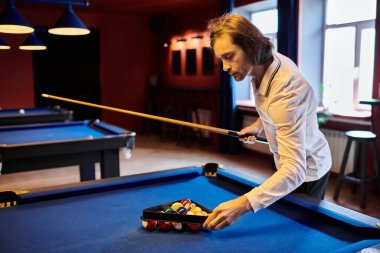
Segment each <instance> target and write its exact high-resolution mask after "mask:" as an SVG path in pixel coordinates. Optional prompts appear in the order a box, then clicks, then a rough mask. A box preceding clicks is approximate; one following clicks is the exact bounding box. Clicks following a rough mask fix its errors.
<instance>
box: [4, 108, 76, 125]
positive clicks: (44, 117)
mask: <svg viewBox="0 0 380 253" xmlns="http://www.w3.org/2000/svg"><path fill="white" fill-rule="evenodd" d="M72 120H73V111H69V110H65V109H63V108H60V107H59V106H54V107H35V108H18V109H0V126H5V125H22V124H34V123H48V122H64V121H72Z"/></svg>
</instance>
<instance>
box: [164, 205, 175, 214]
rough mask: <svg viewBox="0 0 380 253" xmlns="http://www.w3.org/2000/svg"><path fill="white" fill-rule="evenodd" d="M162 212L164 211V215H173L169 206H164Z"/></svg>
mask: <svg viewBox="0 0 380 253" xmlns="http://www.w3.org/2000/svg"><path fill="white" fill-rule="evenodd" d="M162 211H164V213H175V211H174V210H173V208H171V207H170V206H164V207H163V208H162Z"/></svg>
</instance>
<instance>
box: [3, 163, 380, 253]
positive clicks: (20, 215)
mask: <svg viewBox="0 0 380 253" xmlns="http://www.w3.org/2000/svg"><path fill="white" fill-rule="evenodd" d="M259 181H260V180H258V179H256V178H253V177H251V176H247V175H243V174H239V173H238V172H236V171H234V170H233V169H227V170H225V171H224V170H219V171H218V176H217V177H206V176H204V175H203V169H202V168H201V167H198V166H194V167H193V166H192V167H187V168H180V169H175V170H170V171H164V172H157V173H149V174H142V175H136V176H129V177H122V178H118V179H104V180H100V182H99V181H97V182H82V183H78V184H72V185H67V186H64V187H60V188H54V187H50V188H45V189H39V190H35V191H34V192H30V193H27V194H23V195H20V196H19V204H18V205H17V206H14V207H9V208H4V209H0V224H1V226H0V234H1V236H0V245H1V250H3V251H4V252H175V253H177V252H191V253H194V252H302V253H305V252H308V253H309V252H323V253H326V252H356V251H359V250H361V249H363V248H367V247H377V248H379V247H380V245H379V244H380V229H379V228H378V227H377V223H378V222H380V220H378V219H375V218H371V217H368V216H365V215H363V214H360V213H357V212H354V211H351V210H348V209H345V208H342V207H339V206H336V205H334V204H332V203H328V202H326V201H320V202H315V200H313V199H305V198H303V197H302V196H298V197H295V196H288V197H286V198H284V199H282V200H280V201H278V202H276V203H275V204H273V205H272V206H270V207H269V208H267V209H264V210H262V211H260V212H258V213H247V214H245V215H244V216H243V217H241V219H239V220H238V221H237V222H236V223H235V224H233V225H232V226H230V227H228V228H226V229H225V230H222V231H201V232H197V233H194V232H190V231H183V232H177V231H169V232H161V231H158V230H157V231H146V230H144V229H143V227H142V225H141V220H140V217H141V215H142V213H143V210H144V209H145V208H147V207H152V206H156V205H160V204H163V203H168V202H171V201H173V200H178V199H182V198H190V199H192V200H194V201H196V202H198V203H199V204H201V205H203V206H205V207H208V208H210V209H213V208H215V207H216V206H217V205H218V204H219V203H221V202H224V201H227V200H230V199H232V198H235V197H237V196H238V195H241V194H243V193H245V192H247V191H248V190H250V189H251V188H252V187H255V186H257V185H258V183H259Z"/></svg>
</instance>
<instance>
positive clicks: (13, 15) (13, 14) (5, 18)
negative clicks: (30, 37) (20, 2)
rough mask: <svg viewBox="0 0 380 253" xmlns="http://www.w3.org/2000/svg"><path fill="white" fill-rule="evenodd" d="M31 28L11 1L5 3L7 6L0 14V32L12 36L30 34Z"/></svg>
mask: <svg viewBox="0 0 380 253" xmlns="http://www.w3.org/2000/svg"><path fill="white" fill-rule="evenodd" d="M33 31H34V29H33V27H32V26H31V25H30V24H29V23H28V22H27V21H26V20H25V19H24V17H23V16H22V15H21V14H20V13H19V12H18V11H17V9H16V7H15V5H14V3H13V0H8V1H7V6H6V7H5V9H4V10H3V11H2V12H1V13H0V32H2V33H12V34H24V33H32V32H33Z"/></svg>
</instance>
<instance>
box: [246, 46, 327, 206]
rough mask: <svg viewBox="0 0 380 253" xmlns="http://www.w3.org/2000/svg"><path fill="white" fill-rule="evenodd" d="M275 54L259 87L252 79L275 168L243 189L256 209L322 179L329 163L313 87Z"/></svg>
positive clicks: (257, 106) (289, 61)
mask: <svg viewBox="0 0 380 253" xmlns="http://www.w3.org/2000/svg"><path fill="white" fill-rule="evenodd" d="M273 58H274V59H273V62H272V63H271V65H270V66H269V68H268V70H267V71H266V73H265V74H264V77H263V79H262V81H261V84H260V86H259V88H256V85H255V84H254V83H252V86H253V89H254V96H255V102H256V110H257V112H258V113H259V115H260V118H261V120H262V123H263V127H264V131H265V134H266V137H267V139H268V143H269V148H270V150H271V152H272V153H273V155H274V161H275V164H276V168H277V171H276V172H275V173H274V174H273V175H272V176H271V177H269V178H268V179H267V180H266V181H265V182H264V183H263V184H261V185H260V186H258V187H256V188H254V189H253V190H252V191H250V192H248V193H246V194H245V196H246V197H247V198H248V200H249V202H250V203H251V206H252V209H253V210H254V211H255V212H257V211H259V210H260V209H262V208H266V207H268V206H269V205H271V204H272V203H274V202H275V201H277V200H278V199H280V198H282V197H284V196H285V195H287V194H288V193H290V192H292V191H293V190H295V189H296V188H297V187H298V186H300V185H301V184H302V183H303V182H309V181H315V180H318V179H319V178H321V177H322V176H324V175H325V174H326V173H327V172H328V171H329V170H330V168H331V154H330V149H329V146H328V143H327V141H326V139H325V137H324V135H323V134H322V132H321V131H320V130H319V128H318V123H317V113H316V101H315V97H314V93H313V89H312V87H311V86H310V85H309V83H308V82H307V81H306V80H305V78H304V77H303V76H302V75H301V73H300V71H299V69H298V68H297V66H296V65H295V64H294V63H293V62H292V61H291V60H290V59H289V58H287V57H285V56H283V55H281V54H279V53H277V52H274V53H273Z"/></svg>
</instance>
